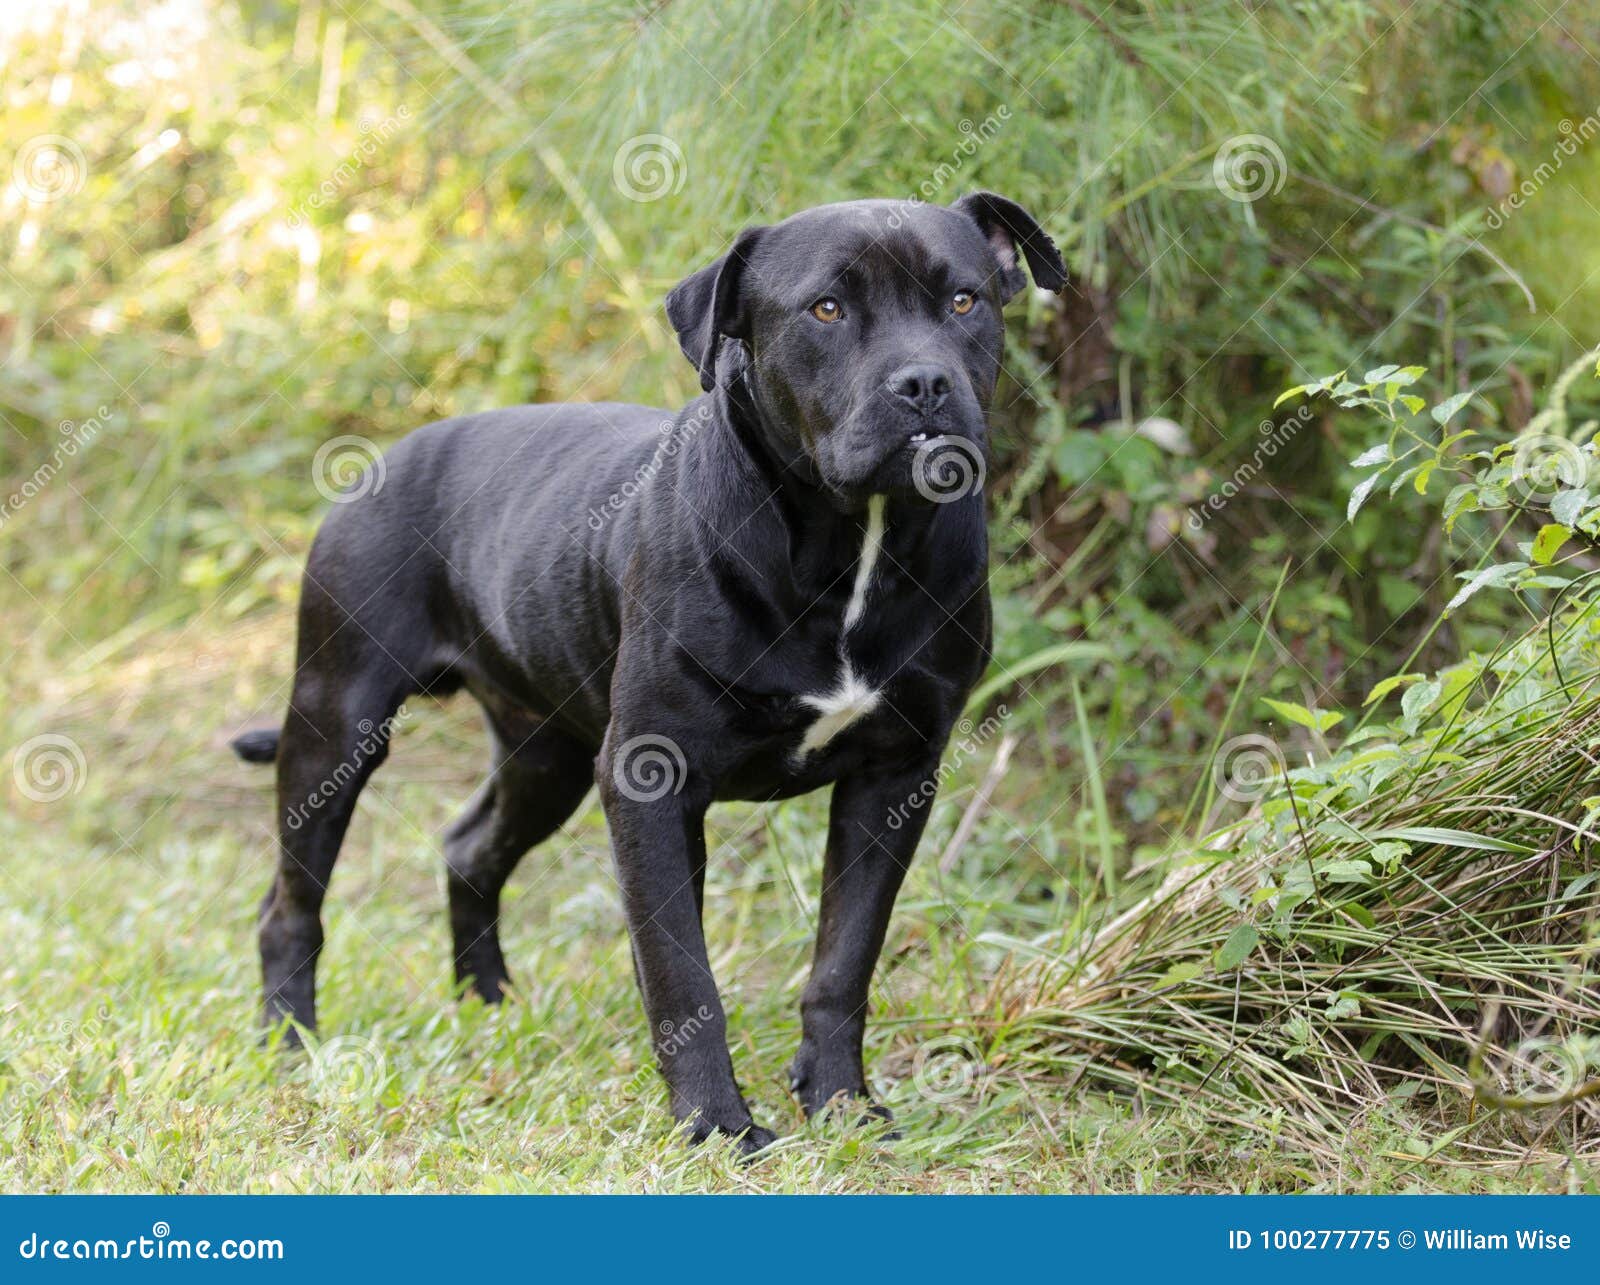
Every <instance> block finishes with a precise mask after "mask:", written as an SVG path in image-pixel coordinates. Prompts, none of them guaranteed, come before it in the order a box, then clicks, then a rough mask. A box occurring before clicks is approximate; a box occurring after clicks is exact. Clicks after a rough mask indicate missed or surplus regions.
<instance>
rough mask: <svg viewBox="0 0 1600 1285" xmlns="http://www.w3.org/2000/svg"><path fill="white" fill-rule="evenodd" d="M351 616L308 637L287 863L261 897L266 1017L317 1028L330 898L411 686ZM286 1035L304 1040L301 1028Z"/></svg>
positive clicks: (281, 749)
mask: <svg viewBox="0 0 1600 1285" xmlns="http://www.w3.org/2000/svg"><path fill="white" fill-rule="evenodd" d="M359 633H360V631H359V630H358V629H357V627H356V626H354V625H350V626H349V627H347V629H345V630H344V631H341V632H340V633H339V636H337V637H335V638H332V639H329V640H328V641H327V644H326V647H325V648H321V647H318V646H317V645H316V643H315V641H314V640H309V641H311V642H312V645H310V646H308V645H307V643H308V639H307V636H306V633H305V631H304V629H302V636H301V644H302V645H301V659H300V668H299V669H298V671H297V672H296V675H295V680H294V690H293V694H292V696H291V697H290V701H289V713H288V716H287V717H286V718H285V720H284V726H283V734H282V737H281V739H280V742H279V745H278V752H277V759H278V869H277V873H276V875H275V876H274V878H273V881H272V887H271V888H270V889H269V890H268V892H267V896H266V899H265V901H263V903H262V906H261V916H260V923H259V942H260V948H261V975H262V985H263V997H264V998H263V1004H262V1021H263V1022H264V1024H265V1025H266V1026H268V1027H269V1028H271V1027H274V1026H277V1025H278V1024H279V1023H281V1022H282V1021H284V1019H286V1018H287V1019H292V1020H293V1021H294V1022H295V1023H297V1024H298V1025H300V1026H304V1027H305V1028H306V1029H308V1030H314V1029H315V1028H316V1021H317V1010H316V966H317V956H318V954H319V953H320V952H321V950H322V918H321V913H322V901H323V898H324V896H325V895H326V894H327V890H328V880H329V878H330V877H331V875H332V874H333V865H334V861H335V860H336V859H337V858H338V855H339V845H340V843H341V841H342V840H343V839H344V832H345V829H346V827H347V826H348V825H349V823H350V818H351V816H352V815H353V814H354V812H355V806H356V797H357V795H359V794H360V792H361V788H362V786H363V785H365V784H366V782H367V779H368V778H369V777H370V776H371V775H372V773H373V772H374V771H375V770H376V769H377V767H378V765H379V764H380V763H382V762H383V760H384V758H385V757H386V756H387V755H388V750H389V738H390V735H391V733H392V731H393V724H392V721H391V720H392V718H393V715H394V713H395V711H396V710H397V709H399V707H400V702H401V701H402V700H403V699H404V698H405V696H406V695H407V692H408V691H409V690H410V685H411V684H410V679H409V677H408V675H406V674H405V673H404V671H403V670H402V669H401V668H400V666H399V665H398V663H397V662H395V661H393V660H391V659H390V658H389V657H388V656H386V655H385V653H384V652H383V650H382V649H381V648H379V647H378V646H377V645H376V644H375V643H374V642H373V641H372V640H371V639H370V638H367V637H365V636H360V637H346V636H345V635H349V634H359ZM287 1039H288V1040H289V1042H290V1043H295V1042H297V1040H298V1036H297V1035H296V1034H295V1032H294V1031H293V1030H291V1031H290V1033H289V1035H288V1036H287Z"/></svg>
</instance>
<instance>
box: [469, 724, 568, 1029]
mask: <svg viewBox="0 0 1600 1285" xmlns="http://www.w3.org/2000/svg"><path fill="white" fill-rule="evenodd" d="M489 729H490V739H491V743H492V752H493V760H492V765H491V768H490V773H489V779H488V780H487V781H485V782H484V784H483V786H482V788H481V789H480V790H479V791H478V793H477V794H476V795H474V796H473V799H472V802H471V803H469V804H468V805H467V810H466V811H465V812H464V813H462V815H461V816H460V817H458V818H457V819H456V820H455V821H454V822H453V823H452V824H451V826H450V829H449V830H448V831H447V832H446V833H445V840H444V852H445V867H446V873H447V879H448V883H449V889H450V933H451V936H452V938H453V940H454V944H455V961H456V962H455V970H456V985H457V986H458V987H464V986H467V985H471V987H472V989H473V990H475V991H476V992H477V993H478V994H479V995H480V996H481V997H482V998H483V999H484V1000H485V1001H486V1002H488V1003H490V1004H494V1003H498V1002H499V1000H500V997H501V992H502V989H503V988H504V986H505V984H506V982H507V980H508V975H507V972H506V964H505V957H504V956H503V955H502V954H501V952H500V892H501V889H502V888H504V887H505V884H506V880H507V879H509V878H510V877H511V872H512V871H513V870H515V869H516V867H517V862H518V861H520V860H521V859H522V856H523V854H524V853H525V852H527V851H528V849H529V848H531V847H533V846H534V845H535V844H536V843H539V842H541V841H543V840H544V839H546V838H548V837H549V836H550V835H551V834H553V833H555V831H556V830H557V829H559V828H560V826H561V823H562V822H563V821H565V820H566V819H567V818H568V817H569V816H571V815H572V813H573V811H574V810H575V809H576V808H577V806H578V804H579V803H581V802H582V801H583V796H584V795H585V794H587V793H588V791H589V787H590V785H592V784H593V782H594V751H593V750H591V749H589V748H588V747H586V746H584V745H583V744H581V743H580V742H578V741H576V740H574V739H573V738H572V737H570V736H568V735H566V734H565V733H564V732H560V731H557V730H556V729H555V728H553V727H550V726H549V725H548V724H540V723H536V722H532V721H531V720H529V721H525V720H521V719H511V718H507V717H500V718H496V717H494V716H491V717H490V721H489Z"/></svg>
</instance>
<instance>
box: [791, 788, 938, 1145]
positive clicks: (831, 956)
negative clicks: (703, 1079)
mask: <svg viewBox="0 0 1600 1285" xmlns="http://www.w3.org/2000/svg"><path fill="white" fill-rule="evenodd" d="M937 771H938V760H937V758H936V757H935V758H931V759H929V760H927V761H924V762H919V763H918V764H917V765H916V766H914V767H909V768H901V769H897V770H891V771H882V772H875V773H872V774H866V775H860V776H854V777H847V778H844V779H842V780H840V781H839V782H838V784H836V785H835V786H834V787H833V803H832V811H831V814H830V816H829V820H828V849H827V854H826V856H825V857H824V858H823V867H822V913H821V919H820V922H819V924H818V926H817V947H816V953H815V956H814V957H813V959H812V964H811V979H810V981H809V982H807V984H806V989H805V993H804V994H803V995H802V997H801V1000H800V1018H801V1040H800V1050H799V1052H798V1053H797V1054H796V1055H795V1059H794V1062H793V1064H792V1065H791V1066H790V1068H789V1079H790V1083H791V1085H792V1087H793V1089H794V1092H795V1094H796V1096H797V1097H798V1098H799V1099H800V1105H801V1106H802V1107H803V1108H804V1109H805V1112H806V1115H807V1116H810V1115H813V1114H815V1113H816V1112H817V1111H819V1110H821V1109H822V1108H823V1107H825V1106H827V1105H828V1104H829V1103H830V1102H832V1101H833V1100H835V1099H837V1098H843V1099H861V1098H867V1097H869V1095H868V1093H867V1084H866V1076H865V1072H864V1071H863V1068H862V1065H861V1040H862V1035H863V1033H864V1031H865V1029H866V1021H867V992H868V988H869V986H870V985H871V982H872V970H873V968H874V966H875V965H876V964H877V962H878V952H879V951H880V950H882V949H883V939H884V935H885V933H886V932H887V931H888V928H889V912H890V911H891V910H893V908H894V899H895V896H896V894H898V893H899V891H900V884H901V881H902V880H903V879H904V878H905V874H906V870H907V869H908V868H909V867H910V865H911V858H912V856H913V855H914V854H915V853H916V849H917V841H918V840H919V839H920V838H921V837H922V830H923V826H924V825H925V824H926V823H927V818H928V807H929V805H930V804H931V803H932V801H933V790H934V785H935V782H936V777H937ZM870 1110H871V1112H872V1114H874V1115H877V1116H880V1117H882V1118H883V1119H889V1118H890V1116H889V1112H888V1109H887V1108H885V1107H881V1106H876V1105H874V1106H872V1107H871V1108H870Z"/></svg>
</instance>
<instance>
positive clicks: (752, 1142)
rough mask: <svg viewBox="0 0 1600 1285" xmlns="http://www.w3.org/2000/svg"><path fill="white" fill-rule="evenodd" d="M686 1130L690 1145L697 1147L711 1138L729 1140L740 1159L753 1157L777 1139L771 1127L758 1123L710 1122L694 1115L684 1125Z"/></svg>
mask: <svg viewBox="0 0 1600 1285" xmlns="http://www.w3.org/2000/svg"><path fill="white" fill-rule="evenodd" d="M686 1132H687V1135H688V1139H689V1145H690V1146H692V1147H698V1146H699V1145H700V1144H701V1143H703V1142H709V1141H711V1139H713V1138H721V1139H724V1140H728V1141H730V1142H731V1143H732V1145H733V1149H734V1151H735V1152H737V1153H738V1156H739V1158H740V1159H741V1160H751V1159H753V1158H754V1157H755V1156H757V1155H759V1154H760V1153H761V1152H763V1151H765V1150H766V1149H767V1148H768V1147H770V1146H771V1145H772V1144H773V1143H774V1142H776V1141H777V1140H778V1135H777V1134H776V1133H774V1132H773V1131H772V1130H771V1129H763V1128H762V1127H761V1126H760V1125H759V1124H754V1123H748V1124H739V1125H722V1124H711V1123H709V1122H707V1121H706V1119H705V1117H704V1116H695V1118H694V1119H693V1120H691V1121H690V1122H689V1123H688V1125H687V1126H686Z"/></svg>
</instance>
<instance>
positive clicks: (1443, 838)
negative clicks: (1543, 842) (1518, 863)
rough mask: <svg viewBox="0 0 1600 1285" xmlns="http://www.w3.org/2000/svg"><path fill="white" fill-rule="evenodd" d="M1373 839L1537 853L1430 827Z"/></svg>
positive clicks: (1384, 833) (1406, 828) (1485, 837)
mask: <svg viewBox="0 0 1600 1285" xmlns="http://www.w3.org/2000/svg"><path fill="white" fill-rule="evenodd" d="M1370 837H1372V838H1374V839H1402V840H1404V841H1405V842H1407V843H1431V844H1435V845H1437V846H1438V847H1441V848H1467V849H1470V850H1473V851H1478V852H1514V853H1517V854H1519V855H1520V856H1525V857H1529V856H1532V855H1533V854H1534V853H1535V852H1537V851H1538V849H1537V848H1530V847H1528V846H1527V844H1524V843H1513V842H1511V840H1509V839H1497V838H1495V837H1493V836H1492V835H1487V834H1474V833H1473V832H1472V831H1470V830H1450V829H1445V828H1442V827H1439V826H1432V825H1408V826H1401V827H1400V828H1399V829H1396V830H1379V831H1377V832H1375V833H1374V834H1372V835H1371V836H1370Z"/></svg>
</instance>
